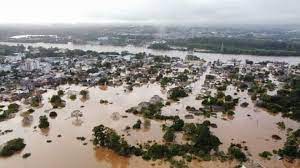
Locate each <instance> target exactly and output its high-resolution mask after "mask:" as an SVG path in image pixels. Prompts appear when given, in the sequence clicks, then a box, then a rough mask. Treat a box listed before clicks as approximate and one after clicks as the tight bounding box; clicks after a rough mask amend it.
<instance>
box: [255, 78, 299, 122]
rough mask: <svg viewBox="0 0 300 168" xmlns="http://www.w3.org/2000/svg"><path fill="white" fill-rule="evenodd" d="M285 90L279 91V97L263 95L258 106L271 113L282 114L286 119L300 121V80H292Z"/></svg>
mask: <svg viewBox="0 0 300 168" xmlns="http://www.w3.org/2000/svg"><path fill="white" fill-rule="evenodd" d="M289 81H290V82H289V83H288V84H287V86H285V87H284V89H281V90H278V91H277V95H274V96H270V95H266V94H263V95H262V96H261V97H260V100H261V101H260V102H259V103H257V106H259V107H263V108H266V109H268V110H269V111H271V112H274V113H278V112H281V113H282V114H283V116H284V117H289V118H291V119H294V120H297V121H300V101H299V100H300V78H292V79H290V80H289Z"/></svg>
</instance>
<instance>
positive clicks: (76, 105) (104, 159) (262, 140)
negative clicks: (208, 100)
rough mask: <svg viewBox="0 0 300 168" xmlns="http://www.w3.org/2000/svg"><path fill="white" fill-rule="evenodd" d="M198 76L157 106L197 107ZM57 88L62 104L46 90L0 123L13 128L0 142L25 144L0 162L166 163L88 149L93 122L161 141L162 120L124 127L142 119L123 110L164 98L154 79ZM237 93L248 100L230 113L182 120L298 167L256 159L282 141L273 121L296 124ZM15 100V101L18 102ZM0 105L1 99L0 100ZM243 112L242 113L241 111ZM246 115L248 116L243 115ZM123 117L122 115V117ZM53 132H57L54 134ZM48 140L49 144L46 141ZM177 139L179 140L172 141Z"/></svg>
mask: <svg viewBox="0 0 300 168" xmlns="http://www.w3.org/2000/svg"><path fill="white" fill-rule="evenodd" d="M202 78H204V77H203V76H202V77H201V78H200V79H199V81H198V82H196V83H193V84H191V87H192V88H193V92H192V94H191V95H190V96H189V97H186V98H184V99H181V100H180V102H178V103H172V104H171V105H170V106H166V107H164V108H163V109H162V111H163V112H162V113H163V114H165V115H179V116H180V117H181V118H183V119H184V115H186V114H188V112H187V111H186V109H185V107H186V106H187V105H190V106H194V107H201V100H195V97H196V95H197V94H199V93H200V89H201V85H202V84H203V79H202ZM60 89H62V90H65V93H66V94H65V96H64V97H63V99H64V100H66V107H65V108H62V109H52V105H51V104H49V103H48V102H49V98H50V97H51V96H52V95H54V94H56V92H57V90H48V91H47V92H46V93H44V94H43V106H41V107H39V108H36V109H35V112H34V113H33V114H32V115H33V118H34V120H33V122H32V124H31V125H26V126H24V125H22V117H21V116H20V113H21V112H22V111H26V110H28V109H29V108H30V107H29V106H26V105H24V104H22V107H21V112H19V113H18V114H17V116H16V117H15V118H13V119H10V120H7V121H3V122H1V125H0V129H1V130H6V129H13V132H11V133H8V134H5V135H2V136H0V143H4V142H5V141H7V140H10V139H12V138H17V137H22V138H24V139H25V143H26V144H27V145H26V147H25V149H24V150H23V151H22V152H20V153H18V154H15V155H13V156H11V157H9V158H1V159H0V167H1V168H8V167H16V168H17V167H18V168H23V167H24V168H33V167H43V168H53V167H56V168H66V167H72V168H82V167H88V168H96V167H105V168H106V167H112V168H127V167H169V165H168V163H165V162H163V161H156V162H153V161H150V162H148V161H143V160H142V159H141V158H137V157H131V158H126V157H121V156H118V155H117V154H115V153H113V152H112V151H110V150H107V149H101V148H100V149H94V146H93V144H92V142H91V141H90V139H91V138H92V129H93V127H94V126H97V125H99V124H104V125H105V126H107V127H110V128H113V129H115V130H116V131H117V132H118V133H119V134H120V135H124V137H125V139H126V140H127V141H128V142H129V143H130V144H136V143H143V142H147V141H148V140H156V141H158V142H161V141H162V136H163V132H162V130H161V125H162V124H164V122H161V121H154V120H151V124H150V127H149V128H147V129H145V128H143V129H141V130H138V131H136V130H130V131H128V132H126V131H125V127H126V126H132V125H133V124H134V123H135V122H136V121H137V120H138V119H141V120H142V121H143V118H141V117H138V116H135V115H133V114H129V113H126V112H125V110H126V109H128V108H130V107H133V106H136V105H137V104H138V103H139V102H142V101H149V99H150V98H151V97H152V96H154V95H159V96H161V97H162V98H164V99H165V100H166V96H167V94H166V90H164V89H162V88H161V87H160V85H158V84H146V85H142V86H141V87H134V89H133V91H132V92H125V91H124V87H123V86H120V87H108V88H107V89H105V90H103V88H102V89H101V87H98V86H97V87H91V88H87V87H82V86H76V85H63V86H60ZM82 89H87V90H88V91H89V98H87V99H81V96H80V95H79V94H78V93H79V91H80V90H82ZM232 90H234V88H233V87H232V86H231V87H229V88H228V90H227V91H226V92H227V94H232V93H233V91H232ZM68 92H71V93H72V94H74V93H75V94H77V99H76V100H74V101H72V100H70V99H69V98H68ZM235 96H239V97H241V101H240V103H242V102H244V101H247V102H250V104H249V106H248V107H247V108H242V107H240V106H237V107H236V110H235V112H236V114H235V115H234V118H227V117H226V116H222V113H220V114H219V115H218V116H217V118H215V117H211V118H205V117H203V116H195V117H194V119H185V121H186V122H202V121H204V120H210V121H211V122H213V123H215V124H217V126H218V127H217V128H212V129H211V130H212V131H213V133H214V134H215V135H217V136H218V137H219V138H220V140H221V142H222V143H223V144H222V145H221V150H225V151H226V149H227V148H228V146H229V145H230V143H232V142H234V143H241V142H242V141H246V144H245V145H246V146H248V148H249V152H250V153H251V155H252V158H251V159H253V160H255V161H256V162H259V163H260V164H262V165H264V166H265V167H269V168H277V167H278V168H280V167H298V166H299V162H296V163H294V164H290V163H285V162H283V161H281V160H278V159H277V158H272V159H271V160H262V159H261V158H259V156H258V153H260V152H262V151H265V150H266V151H272V150H273V149H278V148H280V147H282V146H283V143H284V141H285V139H286V135H285V134H286V131H284V130H280V129H279V128H278V127H277V125H276V123H277V122H279V121H284V123H285V124H286V127H287V128H292V129H297V128H299V123H297V122H295V121H293V120H290V119H286V118H282V117H281V116H280V115H272V114H269V113H268V112H266V111H264V110H263V109H259V108H256V107H254V105H253V104H252V103H251V100H250V98H249V96H248V95H247V93H243V92H239V93H238V95H235ZM100 99H103V100H108V102H109V103H108V104H100V103H99V101H100ZM19 103H21V102H19ZM1 104H4V103H1ZM74 110H80V111H81V112H82V113H83V115H82V117H79V118H78V119H76V118H74V117H71V113H72V112H73V111H74ZM51 111H55V112H57V114H58V116H57V117H56V118H55V119H51V118H49V122H50V128H49V129H48V130H44V131H41V130H40V129H39V128H36V129H34V127H35V126H37V125H38V122H39V116H41V115H49V112H51ZM247 115H248V116H247ZM249 115H250V116H249ZM126 116H127V117H126ZM273 134H277V135H279V136H280V137H281V138H282V140H279V141H276V140H273V139H272V138H271V136H272V135H273ZM58 135H61V137H59V136H58ZM76 137H85V138H86V140H84V141H81V140H78V139H76ZM47 140H51V141H52V142H51V143H47ZM178 141H179V143H180V140H178ZM28 152H30V153H31V156H30V157H29V158H27V159H23V158H22V155H23V154H24V153H28ZM235 165H236V163H235V162H224V163H221V162H219V161H209V162H198V161H193V162H192V163H191V164H190V166H191V167H234V166H235Z"/></svg>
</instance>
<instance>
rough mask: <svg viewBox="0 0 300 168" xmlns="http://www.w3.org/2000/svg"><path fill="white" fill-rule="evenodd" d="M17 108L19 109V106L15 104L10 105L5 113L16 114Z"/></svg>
mask: <svg viewBox="0 0 300 168" xmlns="http://www.w3.org/2000/svg"><path fill="white" fill-rule="evenodd" d="M19 108H20V105H18V104H17V103H12V104H9V105H8V106H7V112H8V113H16V112H18V111H19Z"/></svg>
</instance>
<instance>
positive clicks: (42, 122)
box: [39, 115, 50, 129]
mask: <svg viewBox="0 0 300 168" xmlns="http://www.w3.org/2000/svg"><path fill="white" fill-rule="evenodd" d="M49 125H50V124H49V122H48V118H47V116H45V115H44V116H40V123H39V128H41V129H45V128H48V127H49Z"/></svg>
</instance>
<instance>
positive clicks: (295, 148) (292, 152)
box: [278, 129, 300, 159]
mask: <svg viewBox="0 0 300 168" xmlns="http://www.w3.org/2000/svg"><path fill="white" fill-rule="evenodd" d="M299 139H300V129H298V130H296V131H294V132H291V133H290V135H289V136H288V137H287V140H286V142H285V144H284V147H283V148H282V149H279V150H278V154H279V155H280V156H282V157H285V158H289V159H296V158H298V159H299V158H300V147H299V146H300V141H299Z"/></svg>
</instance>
